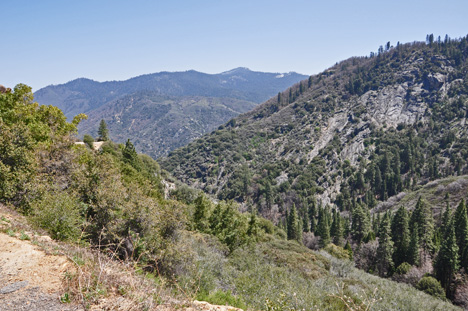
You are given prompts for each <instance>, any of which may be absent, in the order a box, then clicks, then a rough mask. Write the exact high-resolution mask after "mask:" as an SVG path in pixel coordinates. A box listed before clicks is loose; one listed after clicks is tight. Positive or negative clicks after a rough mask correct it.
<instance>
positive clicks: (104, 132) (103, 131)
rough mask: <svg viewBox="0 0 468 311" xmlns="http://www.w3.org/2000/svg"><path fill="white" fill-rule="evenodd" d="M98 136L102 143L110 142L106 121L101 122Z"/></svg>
mask: <svg viewBox="0 0 468 311" xmlns="http://www.w3.org/2000/svg"><path fill="white" fill-rule="evenodd" d="M98 135H99V140H100V141H108V140H109V130H108V129H107V124H106V121H104V119H102V120H101V123H99V129H98Z"/></svg>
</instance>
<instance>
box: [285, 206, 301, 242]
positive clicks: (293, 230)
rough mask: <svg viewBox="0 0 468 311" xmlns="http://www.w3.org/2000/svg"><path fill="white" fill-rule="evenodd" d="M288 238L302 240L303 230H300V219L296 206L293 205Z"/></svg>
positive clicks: (289, 219) (289, 218)
mask: <svg viewBox="0 0 468 311" xmlns="http://www.w3.org/2000/svg"><path fill="white" fill-rule="evenodd" d="M287 223H288V231H287V233H288V234H287V235H288V240H296V241H298V242H301V241H302V232H300V231H299V219H298V216H297V211H296V206H295V205H293V206H292V208H291V211H290V213H289V217H288V221H287Z"/></svg>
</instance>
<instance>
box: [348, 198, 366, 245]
mask: <svg viewBox="0 0 468 311" xmlns="http://www.w3.org/2000/svg"><path fill="white" fill-rule="evenodd" d="M369 231H370V220H369V218H368V215H367V213H366V212H365V211H364V210H363V208H362V206H361V205H359V204H357V205H356V207H355V208H354V209H353V212H352V223H351V236H352V237H353V239H354V240H355V241H356V243H358V244H361V242H362V241H363V239H364V238H365V237H366V236H367V234H368V233H369Z"/></svg>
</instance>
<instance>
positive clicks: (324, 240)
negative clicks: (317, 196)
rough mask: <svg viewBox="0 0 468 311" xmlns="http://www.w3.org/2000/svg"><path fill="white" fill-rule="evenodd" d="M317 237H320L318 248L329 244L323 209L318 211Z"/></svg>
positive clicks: (325, 213)
mask: <svg viewBox="0 0 468 311" xmlns="http://www.w3.org/2000/svg"><path fill="white" fill-rule="evenodd" d="M317 235H318V236H320V247H325V246H327V245H328V244H329V243H330V226H329V220H328V215H327V211H326V209H325V208H321V209H320V211H319V219H318V224H317Z"/></svg>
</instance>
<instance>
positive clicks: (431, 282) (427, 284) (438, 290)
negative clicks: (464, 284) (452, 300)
mask: <svg viewBox="0 0 468 311" xmlns="http://www.w3.org/2000/svg"><path fill="white" fill-rule="evenodd" d="M416 288H417V289H419V290H421V291H423V292H425V293H426V294H429V295H432V296H434V297H437V298H439V299H445V293H444V289H443V288H442V286H441V285H440V282H439V281H437V280H436V279H435V278H433V277H432V276H425V277H423V278H422V279H421V280H419V282H418V285H416Z"/></svg>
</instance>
